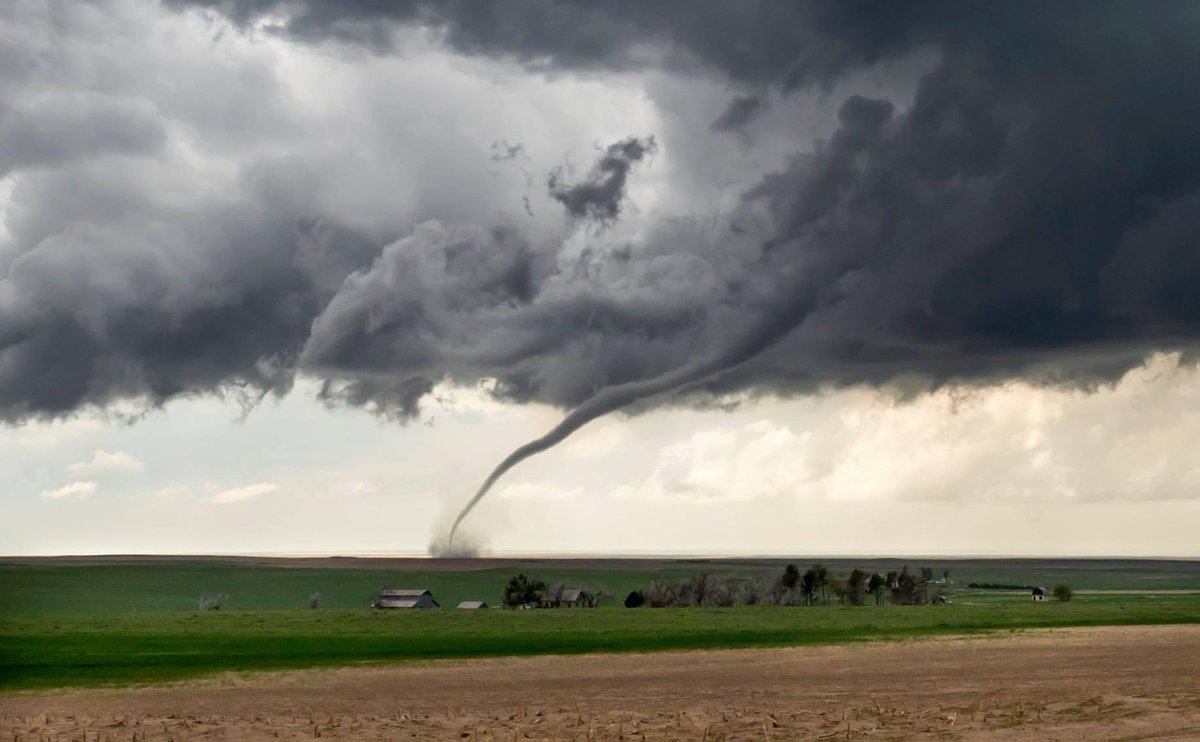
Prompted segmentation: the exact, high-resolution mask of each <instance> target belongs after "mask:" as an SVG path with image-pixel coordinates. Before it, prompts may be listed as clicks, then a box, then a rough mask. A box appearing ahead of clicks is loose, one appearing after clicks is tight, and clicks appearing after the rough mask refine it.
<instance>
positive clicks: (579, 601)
mask: <svg viewBox="0 0 1200 742" xmlns="http://www.w3.org/2000/svg"><path fill="white" fill-rule="evenodd" d="M597 603H598V598H597V596H596V595H595V594H594V593H591V592H589V591H587V590H583V589H581V588H577V587H563V588H557V589H553V590H549V591H547V592H546V593H545V594H544V595H542V597H541V598H539V599H538V600H537V601H536V602H535V603H531V604H528V605H524V606H522V607H523V608H594V607H595V606H596V605H597ZM371 607H372V608H385V609H393V608H440V607H441V604H440V603H438V602H437V600H435V599H434V597H433V592H432V591H430V590H426V589H424V588H396V587H385V588H381V589H380V590H379V592H378V593H376V595H375V598H374V600H372V601H371ZM458 607H459V608H461V609H463V610H479V609H481V608H487V607H488V604H487V602H485V601H482V600H464V601H462V602H461V603H459V604H458Z"/></svg>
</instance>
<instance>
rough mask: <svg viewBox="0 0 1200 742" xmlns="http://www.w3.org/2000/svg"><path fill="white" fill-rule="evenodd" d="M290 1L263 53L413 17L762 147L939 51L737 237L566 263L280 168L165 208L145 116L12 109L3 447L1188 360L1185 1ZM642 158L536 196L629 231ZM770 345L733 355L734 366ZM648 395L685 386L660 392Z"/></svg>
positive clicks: (769, 196)
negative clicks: (712, 81) (465, 391)
mask: <svg viewBox="0 0 1200 742" xmlns="http://www.w3.org/2000/svg"><path fill="white" fill-rule="evenodd" d="M197 4H199V5H208V6H212V7H214V8H216V9H217V10H220V11H221V12H223V13H227V14H228V15H229V16H230V17H231V18H233V19H235V20H236V21H238V22H241V23H247V24H249V23H250V22H252V21H255V20H258V19H260V18H261V17H262V16H263V14H264V13H265V12H267V11H277V10H278V9H279V8H282V7H283V6H277V4H275V3H254V2H220V3H188V4H185V3H172V5H174V6H176V7H180V8H182V7H184V6H185V5H197ZM289 7H292V8H295V9H296V10H294V11H293V12H292V13H291V15H289V16H287V17H286V20H285V22H284V24H283V26H282V27H281V28H280V29H279V31H278V32H279V33H281V34H283V35H284V36H285V37H287V38H289V39H293V40H296V41H299V42H302V43H314V44H317V43H332V44H333V45H334V46H333V47H331V48H332V49H335V50H336V49H342V48H347V47H353V46H355V45H366V46H367V48H368V49H369V50H370V51H371V52H372V53H377V54H390V53H392V51H391V50H392V36H391V34H392V33H393V32H394V31H395V30H396V29H398V28H401V27H403V26H405V25H413V24H425V25H428V26H429V27H432V28H436V29H439V30H440V31H441V33H443V34H444V38H445V42H446V43H447V44H448V45H449V46H450V47H452V48H453V49H456V50H457V51H458V52H460V53H462V54H467V55H471V56H476V57H482V58H488V57H492V56H495V57H503V58H509V59H516V60H519V61H521V62H523V63H525V64H528V65H530V66H532V67H536V68H538V69H543V70H545V69H557V70H574V69H600V70H605V69H612V70H629V69H639V68H642V67H661V68H662V69H664V70H666V71H667V72H669V73H670V74H696V75H704V76H716V77H723V78H724V79H726V80H727V81H728V82H729V83H730V84H731V85H732V86H733V87H734V88H736V89H738V90H739V91H740V92H739V93H738V96H740V97H738V98H737V99H735V101H734V103H733V104H732V105H731V107H730V108H729V109H728V110H727V112H726V115H725V116H723V117H722V119H728V120H727V121H725V123H724V124H722V127H723V128H739V129H745V130H747V131H749V132H751V133H753V130H754V128H755V127H756V126H759V125H761V122H762V121H763V120H764V119H763V118H761V117H758V116H756V114H757V113H758V109H757V108H756V107H754V106H752V105H750V104H744V105H738V103H737V100H746V101H750V100H760V98H758V97H755V96H760V95H762V94H763V91H764V90H767V89H774V90H775V91H776V93H777V94H778V95H783V96H786V95H788V94H789V92H791V91H794V90H796V89H797V88H799V87H801V86H804V85H809V84H813V83H821V84H830V83H831V82H832V81H834V80H836V79H838V77H839V76H841V75H843V74H845V73H847V72H849V71H852V70H854V69H857V68H861V67H863V66H869V65H875V64H884V63H886V61H887V60H888V59H889V58H893V57H897V56H899V55H902V54H904V53H906V52H910V51H912V50H914V49H917V48H932V49H934V50H936V51H937V53H938V55H939V56H938V62H937V64H936V65H935V66H934V68H933V69H932V71H931V72H929V74H927V75H926V76H925V77H924V78H923V79H922V80H921V82H920V84H919V86H918V90H917V94H916V98H915V100H914V101H913V103H912V105H911V106H910V107H906V108H904V109H899V108H897V106H896V105H895V104H894V103H893V102H889V101H884V100H872V99H868V98H865V97H850V98H849V99H847V100H846V101H845V102H844V104H843V105H842V107H841V109H840V118H839V127H838V129H837V131H836V132H835V133H834V134H833V135H832V136H831V137H829V138H828V140H827V141H825V142H824V143H822V144H821V145H820V146H819V147H817V148H816V149H814V150H811V151H802V152H798V153H797V154H796V155H795V156H794V157H793V158H792V159H791V160H790V161H788V162H783V163H780V164H779V166H778V167H777V168H775V172H774V173H773V174H770V175H767V176H766V177H764V178H762V179H761V180H760V182H758V183H757V184H755V185H752V186H749V187H747V188H746V190H745V193H744V195H743V198H742V201H741V204H740V205H739V206H738V208H737V209H735V210H734V211H733V213H730V214H726V215H722V216H721V217H719V218H717V219H716V220H713V219H708V218H701V217H688V216H664V217H662V218H659V219H652V220H649V226H648V227H647V228H646V229H645V230H644V231H643V232H642V233H641V234H640V235H639V236H638V238H637V239H632V240H621V239H617V238H613V239H612V240H608V241H597V243H596V244H595V245H592V246H590V247H589V248H588V249H586V250H584V251H583V252H582V254H580V255H577V256H573V257H568V256H566V255H564V254H562V252H561V240H554V239H549V238H547V237H545V236H544V235H537V234H535V233H534V232H533V231H526V230H524V229H523V228H521V227H520V226H514V224H513V223H501V224H492V225H488V224H482V223H481V224H475V225H471V224H465V223H460V222H457V221H455V220H452V219H447V218H446V216H445V215H443V214H441V213H439V210H438V209H432V210H431V211H432V212H433V213H430V214H427V215H416V219H415V221H416V222H418V224H419V226H417V227H416V228H415V229H413V230H412V232H411V233H410V234H407V235H400V236H399V239H397V235H395V234H386V233H384V232H383V231H374V232H373V231H372V230H370V229H365V228H362V227H357V226H353V225H349V224H342V223H339V222H338V221H337V220H336V219H331V218H326V217H324V215H322V214H321V213H320V212H319V210H315V209H313V208H311V207H309V206H305V207H303V208H300V207H297V206H296V205H295V203H294V201H295V200H296V197H295V195H294V192H295V191H299V190H302V189H303V188H304V187H305V184H306V183H307V182H309V181H306V180H305V178H306V177H312V176H306V175H305V171H304V170H303V169H302V168H297V167H294V166H293V165H292V164H289V163H287V162H277V163H268V162H260V163H258V164H257V166H256V167H257V168H258V169H257V170H255V169H253V168H251V169H248V171H247V185H246V193H248V194H250V195H251V196H252V197H251V198H248V199H234V198H220V197H217V198H213V197H211V196H210V195H205V197H204V198H195V199H192V200H190V201H187V202H186V204H182V205H181V202H179V201H172V200H171V199H169V198H166V197H165V196H163V195H162V194H156V193H148V192H146V191H145V189H143V188H142V187H141V186H140V185H139V183H138V181H137V179H136V177H135V176H136V175H137V172H136V171H134V170H128V169H126V170H124V171H122V163H124V162H126V160H123V159H121V158H126V157H134V156H137V157H142V158H147V157H149V158H153V157H154V156H156V153H157V152H159V151H160V150H162V149H163V148H164V147H166V146H167V145H166V143H165V141H166V140H165V139H164V134H163V133H162V131H163V130H162V127H161V126H160V125H159V123H158V119H156V118H155V115H156V114H155V111H154V110H153V109H151V108H148V107H147V106H145V105H143V104H141V103H139V102H138V101H137V100H136V99H135V100H124V99H120V98H112V97H98V96H93V97H89V96H86V95H85V96H61V97H60V99H45V98H44V97H43V99H41V100H39V99H38V98H37V96H34V95H29V97H28V98H27V99H26V101H28V102H22V100H20V99H18V98H17V97H14V96H11V95H9V96H5V100H7V101H10V102H7V103H4V104H2V105H4V106H6V107H5V108H4V109H3V110H2V111H0V113H3V116H2V117H0V168H3V172H6V173H16V174H17V175H18V176H19V177H20V185H19V187H18V188H17V189H16V190H15V191H14V195H13V198H12V205H10V208H9V212H8V217H7V226H8V231H9V233H10V238H9V239H8V241H7V242H5V243H3V246H2V247H0V415H2V416H3V417H4V418H6V419H8V420H17V419H22V418H25V417H29V416H47V415H59V414H65V413H69V412H71V411H73V410H75V409H78V408H79V407H81V406H84V405H100V406H103V405H106V404H108V403H110V402H112V401H115V400H119V399H122V398H127V397H134V396H137V397H140V398H146V399H149V400H151V401H161V400H165V399H169V398H171V397H173V396H176V395H179V394H186V393H193V392H211V391H221V390H226V391H228V390H235V391H236V390H239V389H245V390H246V391H247V393H248V394H249V395H250V396H251V397H253V396H255V395H257V394H261V393H265V392H268V391H270V390H278V391H282V390H286V389H287V388H288V386H289V384H290V379H291V376H292V374H293V373H294V372H295V371H296V370H297V369H303V370H305V371H308V372H310V373H314V374H318V375H320V376H322V377H323V378H325V379H326V380H327V382H326V385H325V392H324V394H325V396H326V398H327V399H329V400H330V401H331V402H340V403H349V404H353V405H363V406H369V407H372V408H373V409H376V410H378V411H379V412H381V413H385V414H391V415H395V416H398V417H406V416H411V415H413V414H415V412H416V411H417V409H418V408H419V404H420V400H421V398H422V397H423V396H424V395H426V394H428V393H429V391H430V390H431V389H432V388H433V386H434V385H435V384H436V383H438V382H441V381H443V380H448V381H451V382H455V383H460V384H473V383H476V382H478V381H480V380H482V379H485V378H486V379H496V380H497V381H498V385H497V387H496V393H497V394H498V395H500V396H502V397H504V398H506V399H509V400H513V401H517V402H524V401H541V402H546V403H549V404H554V405H559V406H563V407H572V408H573V407H575V406H577V405H579V404H581V403H585V402H586V401H587V400H592V399H596V398H598V397H600V398H603V395H604V394H605V393H604V392H603V391H602V390H605V389H610V388H614V389H628V388H630V387H629V386H628V385H633V386H634V387H635V388H636V387H637V386H638V385H645V384H649V385H651V387H653V388H654V393H656V394H657V393H662V392H669V391H672V390H675V389H680V388H681V387H682V388H684V389H685V390H686V391H687V392H688V393H689V394H693V395H704V394H707V393H711V392H725V391H744V390H751V391H755V390H770V391H778V392H785V393H786V392H793V391H805V390H808V389H811V388H813V387H814V386H817V385H820V384H852V383H884V382H887V381H892V380H895V379H896V378H898V377H904V378H912V379H917V380H918V381H917V382H916V383H917V384H918V385H919V386H921V387H922V388H924V387H926V386H929V385H936V384H940V383H945V382H948V381H967V382H970V381H974V380H986V381H993V380H998V379H1003V378H1008V377H1014V376H1024V377H1028V378H1034V379H1037V380H1045V381H1048V382H1054V383H1079V384H1088V383H1093V382H1095V381H1097V380H1105V379H1111V378H1114V377H1115V376H1117V375H1119V374H1120V373H1122V372H1123V371H1125V370H1126V369H1128V368H1129V367H1130V366H1131V365H1133V364H1136V363H1138V362H1140V361H1141V360H1142V359H1144V358H1145V356H1146V354H1147V353H1149V352H1152V351H1155V350H1167V349H1184V350H1190V349H1191V348H1193V347H1194V344H1195V338H1196V335H1197V329H1198V322H1200V298H1198V297H1200V293H1198V292H1196V291H1195V289H1194V286H1195V282H1196V279H1197V278H1198V277H1200V250H1198V249H1197V245H1196V238H1195V235H1196V234H1198V233H1200V230H1198V228H1200V147H1198V146H1196V137H1195V134H1194V132H1193V131H1192V129H1193V127H1194V122H1195V121H1196V120H1200V95H1197V94H1196V93H1195V92H1193V89H1194V87H1195V86H1194V81H1195V80H1196V79H1198V78H1200V49H1198V47H1197V45H1196V44H1195V43H1194V40H1195V38H1196V33H1197V30H1198V29H1200V20H1198V18H1197V15H1198V12H1197V10H1196V8H1195V6H1194V5H1193V4H1189V3H1161V4H1157V5H1155V12H1154V13H1153V14H1151V13H1148V12H1145V11H1144V10H1143V9H1141V8H1137V7H1134V6H1129V5H1127V4H1122V3H1062V4H1058V5H1056V6H1053V7H1052V8H1045V7H1041V9H1040V10H1038V11H1036V12H1034V10H1033V6H1032V5H1026V4H1022V3H1006V4H1003V5H999V4H991V5H972V4H965V3H915V4H909V5H903V6H902V5H899V4H895V5H889V6H887V7H886V9H884V10H880V6H878V5H877V4H864V5H860V4H856V3H829V4H825V3H811V4H788V3H773V2H772V3H764V4H761V5H756V4H754V3H746V4H741V3H712V4H697V5H696V6H695V7H694V9H692V6H690V5H689V12H688V13H685V14H680V13H675V12H671V11H672V9H671V8H669V7H668V6H665V5H661V4H647V3H630V4H621V3H606V4H599V5H595V6H588V7H586V8H578V7H575V6H574V5H572V4H567V3H559V2H550V1H549V0H547V1H546V2H521V3H515V2H514V3H486V4H475V3H450V4H426V3H407V4H406V3H398V4H388V5H387V9H386V10H385V11H379V10H378V8H379V7H380V6H379V5H378V4H356V3H333V2H328V3H326V2H307V3H302V4H299V5H292V6H289ZM745 38H753V39H755V42H756V43H754V44H749V45H747V44H741V43H738V40H739V39H745ZM3 43H4V45H5V46H4V48H3V49H2V50H0V64H4V65H5V70H6V72H5V73H4V86H5V92H6V93H7V92H12V93H25V94H30V93H32V92H33V91H34V90H35V85H34V83H36V82H37V81H36V80H33V78H32V77H30V76H31V75H33V74H34V73H33V72H30V69H31V68H30V67H29V66H28V65H26V64H25V63H24V62H23V61H21V60H22V59H24V58H25V57H24V56H23V55H25V54H26V52H27V51H28V50H26V49H24V48H23V47H22V46H21V43H22V42H21V41H20V40H14V39H12V38H7V37H6V40H5V41H4V42H3ZM331 53H332V52H331ZM30 80H33V81H32V82H30ZM244 84H246V85H256V84H258V83H257V82H255V81H254V80H250V81H248V82H244ZM267 87H269V86H267ZM260 99H261V100H263V101H264V104H263V108H264V110H263V113H262V116H263V117H264V120H265V121H269V118H270V116H271V115H272V109H271V96H270V95H262V96H260ZM47 100H48V102H47ZM80 121H87V122H88V125H87V126H80V125H79V123H78V122H80ZM710 123H711V120H709V121H705V122H700V123H699V126H701V127H708V126H709V125H710ZM248 125H249V124H248ZM264 127H265V125H264ZM244 135H245V136H249V135H250V134H244ZM648 142H649V140H642V139H635V138H630V139H627V140H624V141H622V142H616V143H606V144H607V145H610V146H608V149H607V150H606V151H605V152H604V153H603V154H602V155H601V156H600V158H599V161H598V163H597V165H596V167H595V170H594V171H592V172H591V173H590V174H589V175H587V176H585V177H584V178H583V179H582V180H580V181H577V182H574V183H573V184H568V183H567V180H566V178H565V176H563V175H562V174H561V173H560V174H558V175H556V176H554V177H551V179H550V184H549V196H550V197H551V198H553V199H556V200H557V201H558V202H559V203H560V204H561V205H562V206H563V208H564V211H565V212H566V213H567V214H568V215H570V216H572V217H575V218H578V219H586V220H593V221H596V220H600V221H608V222H611V221H612V220H615V219H616V218H617V217H618V216H619V214H620V205H621V203H622V201H623V199H625V198H626V190H627V188H628V184H629V179H630V178H634V177H636V176H637V167H638V166H640V165H641V164H644V163H643V160H644V156H645V154H647V152H648V151H649V144H648ZM663 145H664V146H665V147H667V148H669V147H670V142H663ZM687 154H688V153H687V152H681V153H674V152H672V156H677V157H687ZM102 164H103V165H105V166H106V167H102ZM767 328H769V329H770V342H764V343H761V344H758V345H755V346H754V347H755V352H754V353H751V354H739V353H731V354H729V355H723V353H722V349H728V348H734V347H738V346H739V344H740V343H744V342H746V341H745V340H744V339H745V338H754V337H759V336H760V335H759V333H761V332H763V331H765V329H767ZM759 351H761V353H760V352H759ZM710 358H724V359H725V361H724V362H722V363H717V364H716V365H715V366H713V367H712V368H709V366H707V365H705V364H707V363H709V361H708V360H707V359H710ZM698 367H703V369H704V370H706V371H707V373H705V374H703V375H699V374H694V373H690V372H689V373H683V371H682V370H686V369H696V368H698ZM721 371H726V373H723V374H720V373H718V372H721ZM672 374H675V376H672ZM713 374H718V375H716V376H715V377H714V376H713ZM664 377H665V378H668V379H672V380H674V381H676V382H678V383H675V384H672V385H667V386H663V387H662V388H659V386H658V385H657V382H655V380H656V379H662V378H664ZM642 388H646V387H642ZM598 393H599V394H598ZM609 394H616V392H610V393H609ZM636 396H637V399H642V398H644V396H645V395H636ZM629 401H634V400H629ZM594 404H597V405H600V406H601V407H604V408H605V409H611V405H606V404H605V405H601V404H600V403H599V402H597V403H594ZM589 409H590V408H589Z"/></svg>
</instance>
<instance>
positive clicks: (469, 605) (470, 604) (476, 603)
mask: <svg viewBox="0 0 1200 742" xmlns="http://www.w3.org/2000/svg"><path fill="white" fill-rule="evenodd" d="M458 607H459V608H462V609H463V610H467V611H477V610H479V609H480V608H487V607H488V604H487V603H485V602H483V601H482V600H464V601H463V602H461V603H459V604H458Z"/></svg>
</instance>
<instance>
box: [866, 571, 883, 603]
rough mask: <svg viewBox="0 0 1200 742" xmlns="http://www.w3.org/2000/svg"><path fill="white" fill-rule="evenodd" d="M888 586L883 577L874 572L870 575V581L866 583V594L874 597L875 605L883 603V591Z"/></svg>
mask: <svg viewBox="0 0 1200 742" xmlns="http://www.w3.org/2000/svg"><path fill="white" fill-rule="evenodd" d="M887 586H888V581H887V580H886V579H884V577H883V575H881V574H879V573H878V572H876V573H875V574H873V575H871V579H870V581H869V582H867V592H869V593H871V594H872V595H874V596H875V605H879V604H881V603H882V602H883V589H884V588H885V587H887Z"/></svg>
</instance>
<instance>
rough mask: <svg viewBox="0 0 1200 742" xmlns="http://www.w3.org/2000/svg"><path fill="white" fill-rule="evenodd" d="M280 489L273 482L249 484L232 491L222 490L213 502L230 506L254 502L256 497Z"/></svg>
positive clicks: (233, 488) (214, 497) (231, 489)
mask: <svg viewBox="0 0 1200 742" xmlns="http://www.w3.org/2000/svg"><path fill="white" fill-rule="evenodd" d="M278 489H279V485H277V484H274V483H272V482H259V483H257V484H248V485H245V486H243V487H231V488H230V489H226V490H221V491H220V492H218V493H217V494H215V495H213V498H212V501H213V502H215V503H217V504H220V505H228V504H231V503H235V502H243V501H245V500H252V499H254V498H255V497H261V496H262V495H267V494H270V493H272V492H275V491H276V490H278Z"/></svg>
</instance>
